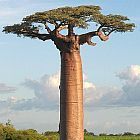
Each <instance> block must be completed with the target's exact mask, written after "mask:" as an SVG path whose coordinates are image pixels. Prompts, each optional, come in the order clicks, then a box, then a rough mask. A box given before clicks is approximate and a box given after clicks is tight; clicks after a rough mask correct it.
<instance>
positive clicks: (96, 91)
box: [1, 65, 140, 110]
mask: <svg viewBox="0 0 140 140" xmlns="http://www.w3.org/2000/svg"><path fill="white" fill-rule="evenodd" d="M84 77H86V76H84ZM117 77H119V78H120V79H121V80H123V85H122V87H115V86H114V87H110V86H108V87H107V86H106V87H101V86H96V85H95V84H93V83H92V82H89V81H88V79H87V78H84V105H85V107H87V108H92V107H113V106H122V107H123V106H140V102H139V101H140V66H138V65H132V66H130V67H128V68H126V69H125V70H123V71H122V72H120V73H118V74H117ZM59 79H60V78H59V73H57V74H54V75H44V76H42V77H41V78H40V80H38V81H37V80H31V79H26V80H25V82H24V83H22V85H24V86H25V87H27V88H29V89H31V90H32V91H33V93H34V97H33V98H31V99H21V100H18V99H16V98H15V97H11V98H10V103H11V104H12V105H11V108H12V109H14V110H31V109H38V110H49V109H58V108H59ZM2 87H3V89H2ZM14 90H15V89H14V88H11V87H6V86H4V85H3V86H2V85H1V92H2V91H14Z"/></svg>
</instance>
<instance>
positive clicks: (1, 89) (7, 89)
mask: <svg viewBox="0 0 140 140" xmlns="http://www.w3.org/2000/svg"><path fill="white" fill-rule="evenodd" d="M15 91H16V88H15V87H12V86H8V85H6V84H4V83H0V94H5V93H13V92H15Z"/></svg>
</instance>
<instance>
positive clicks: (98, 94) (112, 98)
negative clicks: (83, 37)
mask: <svg viewBox="0 0 140 140" xmlns="http://www.w3.org/2000/svg"><path fill="white" fill-rule="evenodd" d="M77 5H99V6H101V7H102V12H103V13H104V14H110V13H112V14H121V15H126V16H128V17H129V18H130V19H131V20H130V22H134V23H135V24H136V28H135V31H134V32H132V33H116V34H112V35H111V37H110V40H109V41H107V42H101V41H100V40H99V39H98V38H95V39H93V40H94V42H97V45H96V47H91V46H88V45H83V46H82V47H81V56H82V60H83V72H84V75H85V76H84V77H85V78H84V98H85V128H87V129H88V130H89V131H93V132H95V133H101V132H107V133H122V132H124V131H132V132H136V133H137V132H140V129H139V126H140V123H139V122H140V111H139V110H140V103H139V100H140V55H139V52H140V47H139V44H140V39H139V38H138V37H139V36H140V27H139V25H140V17H139V13H140V10H139V5H140V1H139V0H133V1H128V0H126V1H121V0H112V1H109V0H104V1H99V0H77V1H74V0H71V1H68V0H65V1H62V0H21V1H20V2H18V1H16V0H12V2H11V1H10V0H0V21H1V22H0V66H1V69H0V110H1V111H0V122H3V123H4V122H6V121H7V120H8V119H11V120H12V122H13V123H14V125H15V126H16V127H17V128H23V129H24V128H29V127H30V128H35V129H38V130H39V131H45V130H49V129H51V130H56V129H57V128H58V122H59V106H58V105H59V92H58V85H59V71H60V56H59V51H58V50H57V49H56V48H55V46H54V45H53V43H52V42H51V41H47V42H42V41H39V40H34V39H30V38H29V39H28V38H18V37H16V35H11V34H9V35H7V34H4V33H2V32H1V31H2V28H3V26H5V25H12V24H14V23H19V22H20V21H21V19H22V18H23V17H25V16H26V15H30V14H32V13H34V12H36V11H44V10H49V9H53V8H57V7H62V6H77ZM94 29H95V27H90V28H89V29H88V30H87V31H90V30H94ZM87 31H84V30H79V31H77V32H78V33H82V32H87ZM33 116H34V117H33ZM102 116H104V118H102ZM50 118H51V121H50Z"/></svg>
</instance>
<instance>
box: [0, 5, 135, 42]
mask: <svg viewBox="0 0 140 140" xmlns="http://www.w3.org/2000/svg"><path fill="white" fill-rule="evenodd" d="M100 11H101V8H100V7H99V6H93V5H89V6H77V7H62V8H57V9H53V10H49V11H44V12H37V13H35V14H32V15H30V16H27V17H25V18H23V20H22V22H21V23H20V24H14V25H12V26H5V27H4V30H3V32H5V33H13V34H17V35H18V36H21V35H23V36H25V37H30V38H39V39H40V40H43V41H45V40H48V39H51V40H53V41H54V38H59V39H62V40H63V41H67V42H68V41H70V39H69V38H70V36H72V35H73V34H74V30H73V28H74V27H78V28H84V29H85V28H87V27H88V26H89V25H90V24H89V23H90V22H94V23H96V24H98V28H97V29H96V30H95V31H92V32H89V33H86V34H82V35H79V38H80V40H81V43H79V44H84V43H86V42H88V41H87V40H86V41H82V40H83V38H84V37H85V36H87V38H88V37H89V38H91V37H93V36H95V35H98V36H99V37H100V39H101V40H103V41H105V40H107V39H108V38H107V39H106V38H105V39H104V38H103V37H104V36H105V37H106V36H109V35H110V34H111V33H112V32H127V31H129V32H132V31H133V30H134V27H135V24H134V23H128V21H129V19H128V18H127V17H126V16H122V15H112V14H109V15H103V14H102V13H101V12H100ZM52 25H53V27H54V28H52ZM63 29H67V30H68V34H67V35H62V34H60V31H61V30H63ZM44 31H45V32H44ZM46 31H47V32H46ZM98 33H99V34H98ZM101 33H103V34H101ZM103 35H104V36H103ZM89 38H88V39H89ZM89 42H91V41H89ZM89 42H88V43H89ZM89 44H90V43H89ZM90 45H93V44H90Z"/></svg>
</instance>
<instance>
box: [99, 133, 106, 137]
mask: <svg viewBox="0 0 140 140" xmlns="http://www.w3.org/2000/svg"><path fill="white" fill-rule="evenodd" d="M99 136H107V134H106V133H101V134H99Z"/></svg>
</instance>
